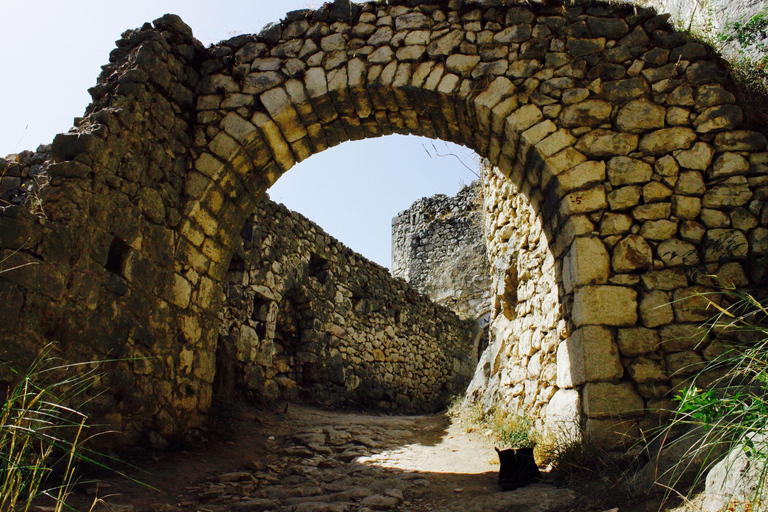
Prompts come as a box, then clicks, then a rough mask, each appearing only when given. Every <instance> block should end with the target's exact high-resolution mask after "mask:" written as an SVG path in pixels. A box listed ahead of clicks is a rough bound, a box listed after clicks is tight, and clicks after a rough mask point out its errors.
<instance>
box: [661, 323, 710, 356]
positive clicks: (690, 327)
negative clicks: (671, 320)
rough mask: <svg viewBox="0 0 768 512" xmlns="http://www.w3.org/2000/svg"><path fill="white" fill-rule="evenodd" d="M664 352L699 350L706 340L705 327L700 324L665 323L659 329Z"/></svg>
mask: <svg viewBox="0 0 768 512" xmlns="http://www.w3.org/2000/svg"><path fill="white" fill-rule="evenodd" d="M659 336H660V337H661V345H660V346H661V349H662V350H663V351H664V352H668V353H671V352H681V351H684V350H700V349H701V348H702V345H704V344H705V343H706V340H707V328H706V326H702V325H701V324H672V325H665V326H664V327H662V328H661V329H660V330H659Z"/></svg>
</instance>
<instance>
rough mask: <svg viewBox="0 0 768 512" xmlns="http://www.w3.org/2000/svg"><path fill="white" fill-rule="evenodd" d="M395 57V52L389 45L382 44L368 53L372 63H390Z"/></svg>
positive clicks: (369, 60)
mask: <svg viewBox="0 0 768 512" xmlns="http://www.w3.org/2000/svg"><path fill="white" fill-rule="evenodd" d="M394 58H395V52H394V51H393V50H392V48H391V47H389V46H380V47H378V48H376V49H375V50H374V51H373V52H371V54H370V55H368V62H370V63H371V64H388V63H390V62H392V60H393V59H394Z"/></svg>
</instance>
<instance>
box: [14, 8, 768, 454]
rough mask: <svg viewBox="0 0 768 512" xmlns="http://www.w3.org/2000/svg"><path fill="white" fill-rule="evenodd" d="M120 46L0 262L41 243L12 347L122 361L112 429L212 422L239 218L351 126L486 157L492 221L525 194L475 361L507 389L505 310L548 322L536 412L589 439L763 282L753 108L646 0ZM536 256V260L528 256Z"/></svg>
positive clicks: (328, 21) (165, 25) (109, 389)
mask: <svg viewBox="0 0 768 512" xmlns="http://www.w3.org/2000/svg"><path fill="white" fill-rule="evenodd" d="M414 4H417V5H414ZM490 4H493V5H490ZM117 45H118V48H117V49H116V50H115V51H114V52H113V53H112V55H111V56H110V64H109V65H107V66H106V67H105V68H104V72H103V73H102V75H101V77H100V78H99V81H98V83H97V85H96V86H95V87H94V88H92V89H91V93H92V95H93V98H94V101H93V103H92V105H90V106H89V107H88V109H87V111H86V114H85V116H84V117H83V118H82V119H79V120H78V121H77V123H76V127H75V128H74V129H73V130H72V131H71V132H70V133H67V134H62V135H59V136H57V137H56V139H55V140H54V141H53V144H52V147H51V157H52V158H51V160H50V161H49V162H48V164H47V173H48V176H49V180H50V183H49V185H48V186H46V187H45V188H43V189H42V190H41V191H40V193H39V199H40V203H39V206H40V207H41V208H38V209H36V210H35V211H34V212H30V211H29V209H28V208H26V207H22V206H21V205H12V206H9V207H7V208H5V209H4V210H3V211H2V212H1V213H0V248H2V252H0V259H2V258H5V257H8V259H7V260H6V262H5V264H6V265H8V267H16V266H18V265H24V264H27V263H29V265H26V266H20V267H18V268H17V269H16V270H15V271H13V272H5V273H3V274H0V298H1V299H2V300H3V303H4V304H6V303H7V304H10V305H11V306H10V307H8V308H6V310H5V311H3V312H2V315H3V316H4V318H5V319H7V322H2V323H0V345H1V346H2V347H3V350H4V351H5V352H4V355H3V357H5V358H7V359H8V360H10V361H12V362H13V363H18V364H23V362H25V361H28V360H29V357H30V355H31V356H34V354H35V353H36V351H37V350H38V349H39V348H40V347H41V346H42V345H44V344H46V343H47V342H50V341H58V342H59V343H60V344H59V347H60V353H61V355H63V356H64V357H65V358H66V359H69V360H72V361H82V360H87V359H93V358H96V359H104V358H108V359H111V360H112V362H111V363H109V364H107V365H106V366H105V377H104V379H102V380H101V381H100V382H99V385H98V386H97V387H95V388H94V391H95V392H97V393H100V392H102V391H103V393H101V394H98V399H97V400H95V401H94V402H93V403H92V404H93V407H94V408H95V411H94V414H93V417H94V418H99V420H100V421H102V420H103V421H104V422H106V423H108V424H110V425H111V426H112V427H113V428H115V429H118V430H121V431H123V432H124V433H125V438H124V441H125V442H126V443H133V442H137V441H138V440H139V439H140V438H141V436H142V435H144V434H145V433H146V432H147V431H150V430H156V431H157V432H159V433H160V434H161V435H164V436H165V435H179V434H181V433H183V432H184V431H185V430H188V429H189V428H192V427H194V426H198V425H201V424H202V423H203V422H204V421H205V419H206V414H207V412H208V411H209V409H210V404H211V396H212V395H211V393H212V384H213V382H212V381H213V380H214V376H215V374H216V368H215V362H216V360H215V354H216V350H217V340H218V335H219V318H218V314H219V312H220V311H221V307H222V304H223V299H224V294H223V293H222V290H223V288H222V285H223V283H225V282H226V279H227V269H228V268H229V266H230V262H231V260H232V258H233V254H234V253H235V251H236V249H237V248H238V246H239V243H240V242H239V234H240V232H241V230H242V227H243V226H244V224H245V221H246V219H247V218H248V217H249V216H250V215H251V214H252V213H253V211H254V209H255V207H256V205H257V204H258V202H259V201H260V199H261V197H262V195H263V194H264V192H265V191H266V190H267V189H268V188H269V187H270V186H271V185H272V184H273V183H274V182H275V181H276V180H277V179H278V178H279V176H280V175H281V174H282V173H284V172H286V171H288V170H290V168H291V167H292V166H293V165H295V163H296V162H300V161H301V160H303V159H306V158H309V157H311V156H312V155H313V154H316V153H319V152H321V151H325V150H326V149H328V148H330V147H333V146H335V145H337V144H339V143H341V142H344V141H348V140H357V139H362V138H366V137H378V136H381V135H387V134H391V133H411V134H415V135H420V136H427V137H431V138H437V139H442V140H447V141H452V142H456V143H459V144H463V145H465V146H467V147H469V148H471V149H473V150H475V151H476V152H477V153H478V155H479V156H481V157H482V158H487V159H488V160H489V161H490V163H491V165H493V166H495V167H496V168H498V172H497V171H495V170H494V173H495V174H496V175H497V176H498V180H499V181H497V182H496V183H495V184H494V185H493V187H494V191H498V190H502V189H503V188H505V187H507V186H509V187H514V190H515V191H516V190H519V191H520V194H521V195H522V196H523V199H521V200H520V201H521V202H520V203H519V205H517V206H514V210H513V211H510V210H508V208H509V206H500V207H499V208H498V209H496V210H495V211H496V213H493V215H495V220H493V219H491V220H489V221H488V222H491V223H492V225H493V226H495V228H496V229H497V230H508V229H510V228H506V227H505V226H507V225H508V224H509V222H510V219H512V218H516V217H520V218H523V217H525V216H526V213H525V212H526V209H527V207H526V206H525V204H529V205H530V209H531V211H532V212H535V215H536V216H537V218H538V219H540V220H538V221H537V222H540V225H541V228H542V229H541V233H542V234H541V236H540V237H539V240H538V244H539V245H538V246H535V245H534V246H533V247H529V248H528V249H525V251H527V252H528V253H530V254H526V253H525V251H523V252H519V253H518V255H517V257H516V258H517V259H516V260H515V259H514V258H512V259H513V260H514V263H515V265H514V270H513V265H512V263H513V261H510V260H508V261H509V265H506V264H505V263H503V261H502V264H498V263H497V261H499V256H501V255H505V254H510V255H512V256H514V250H510V248H508V247H502V244H505V243H506V242H504V238H503V237H499V240H500V242H494V243H498V244H499V247H498V248H493V247H491V246H490V245H489V253H490V254H491V255H492V258H495V259H494V260H492V261H493V264H494V267H495V271H494V273H495V275H497V276H498V277H497V278H496V282H495V286H496V288H495V291H494V294H495V295H496V296H498V297H499V299H498V300H495V301H494V302H496V303H498V307H497V308H496V311H498V313H499V314H497V315H496V318H497V319H498V320H495V321H496V322H497V325H498V326H499V327H503V328H502V329H501V330H499V329H497V332H498V336H500V337H498V338H497V343H498V344H499V345H498V347H499V349H498V350H497V351H496V353H497V354H501V356H500V357H494V359H493V361H490V363H492V364H491V366H490V368H489V376H490V377H493V375H495V374H496V373H498V372H500V371H501V372H503V373H502V374H500V375H501V376H503V375H507V374H509V383H510V385H506V384H505V385H504V386H500V387H499V388H498V389H499V392H498V394H497V396H498V397H506V396H508V395H509V393H508V391H509V390H510V389H513V388H515V387H516V385H517V384H512V383H513V382H519V380H518V379H519V376H518V375H512V374H511V373H510V372H507V371H506V370H505V369H504V368H507V363H506V362H505V361H508V360H509V358H510V357H511V352H510V356H507V355H506V354H507V352H508V351H511V350H512V347H513V346H517V344H518V340H520V341H522V340H525V339H527V334H525V333H524V332H522V333H520V335H519V336H518V335H517V334H515V335H513V334H512V333H513V332H514V331H515V329H517V327H515V325H518V324H519V326H520V329H522V328H523V327H524V326H525V329H526V331H525V332H530V333H531V340H532V341H531V342H532V343H533V336H534V334H535V332H536V329H537V325H538V324H536V322H538V321H539V320H538V319H540V318H541V319H542V321H545V322H547V323H546V324H544V327H543V328H542V327H538V329H539V334H536V337H537V338H538V337H539V336H540V335H541V336H544V335H545V334H546V335H547V336H551V337H555V336H557V337H559V338H560V340H561V341H560V342H559V345H558V348H557V351H556V366H557V368H556V369H557V376H556V387H557V389H556V390H555V393H554V395H553V396H552V398H551V400H550V401H549V403H548V404H547V405H546V407H545V406H544V404H542V405H541V407H540V408H539V409H538V411H540V412H538V413H537V415H539V416H541V417H544V418H546V419H547V420H549V418H557V417H562V418H566V419H570V420H573V421H572V423H573V424H575V425H584V426H585V428H586V431H587V432H589V433H591V434H594V438H595V439H596V440H597V442H598V443H601V444H603V443H605V444H610V443H611V442H612V439H613V440H615V439H616V438H617V435H618V434H617V433H616V432H617V429H618V432H619V433H620V432H621V431H622V429H623V431H625V432H636V429H637V426H638V425H639V424H642V423H638V422H643V421H645V419H646V418H648V417H649V415H652V414H653V413H654V408H655V407H656V404H657V403H658V402H659V401H662V400H665V399H666V397H667V396H668V395H665V394H664V392H665V391H664V390H666V389H668V388H670V387H671V386H674V385H675V384H677V383H678V382H679V380H678V378H680V377H682V376H684V375H685V372H688V371H690V370H691V369H693V368H696V367H697V365H700V362H701V359H702V358H706V357H709V354H710V352H707V351H706V349H707V347H708V346H711V345H707V344H701V345H700V344H698V343H694V342H693V341H692V340H693V339H694V338H692V337H691V335H692V334H693V330H694V329H695V328H696V326H697V325H698V322H699V321H700V319H701V318H702V317H704V315H705V313H706V314H709V312H707V311H704V310H703V308H702V306H703V305H702V302H701V300H700V299H698V298H696V297H695V296H693V298H690V297H691V294H692V293H694V292H698V291H704V290H713V289H716V285H718V284H719V283H723V282H734V283H737V284H739V285H740V284H745V287H747V288H748V289H759V288H760V287H764V286H765V284H766V271H765V269H766V268H768V216H767V214H766V207H765V203H766V196H767V195H768V194H767V193H766V190H768V189H767V188H766V187H768V178H767V176H768V155H767V154H766V152H765V151H766V150H765V147H766V140H765V137H764V135H763V134H761V133H760V132H759V131H755V130H762V129H763V128H764V127H762V128H761V127H759V126H758V127H755V126H752V125H750V124H748V122H745V118H746V117H745V116H744V113H745V111H744V109H745V108H746V109H749V108H750V107H749V105H746V104H744V105H738V104H736V99H735V97H734V94H733V92H734V91H735V90H736V87H734V85H733V83H732V82H731V78H730V77H729V74H728V70H727V69H726V68H725V67H724V66H723V65H722V63H721V62H720V61H719V59H718V58H717V56H716V55H715V54H714V53H713V52H712V50H711V49H710V48H708V47H707V46H705V45H703V44H700V43H699V42H697V41H695V40H693V39H692V38H691V37H690V36H688V35H686V34H681V33H677V32H675V31H674V30H672V29H671V27H669V26H668V25H667V17H665V16H657V15H656V13H654V12H653V11H651V10H648V9H642V8H635V7H634V6H632V5H625V4H614V3H600V2H593V1H587V0H575V1H570V0H569V1H568V2H557V1H555V0H553V1H551V2H547V4H546V5H544V4H538V3H533V2H531V3H516V2H510V1H506V0H500V1H496V0H494V1H493V2H486V1H481V2H474V1H469V0H467V1H466V2H462V1H459V0H449V1H447V2H445V1H438V0H435V1H434V2H429V1H426V2H421V1H419V2H403V1H398V0H392V1H390V2H387V3H367V4H362V5H357V4H352V3H349V2H347V1H345V0H336V1H335V2H334V3H333V4H325V5H323V6H322V7H320V8H319V9H317V10H314V11H313V10H301V11H295V12H292V13H289V14H288V15H287V16H286V18H285V20H284V21H282V22H281V23H278V24H274V25H270V26H269V27H267V28H266V30H264V31H263V32H261V33H260V34H258V35H239V36H237V37H234V38H232V39H230V40H228V41H223V42H221V43H219V44H217V45H215V46H213V47H211V48H208V49H205V48H203V47H202V45H201V44H200V43H199V42H197V41H195V39H194V38H193V37H192V31H191V29H190V28H189V27H187V26H186V25H184V24H183V23H182V22H181V20H179V19H178V18H177V17H174V16H170V15H169V16H165V17H163V18H161V19H159V20H156V21H155V22H154V24H153V25H150V24H146V25H144V26H143V27H141V29H138V30H135V31H128V32H126V34H125V35H124V37H123V38H122V39H121V40H120V41H118V43H117ZM30 162H31V161H30ZM25 165H26V164H25ZM30 170H31V167H30ZM515 191H513V189H512V188H510V189H509V192H508V193H507V197H506V199H504V204H507V202H508V200H510V199H511V198H512V197H513V195H514V193H517V192H515ZM491 192H493V191H491ZM486 195H487V196H488V197H490V195H491V194H486ZM499 197H501V196H499ZM512 201H513V202H514V200H512ZM531 225H533V223H531ZM505 234H506V233H505ZM489 236H490V237H491V240H494V239H495V238H496V237H495V235H494V234H491V235H489ZM524 238H526V237H523V236H522V235H520V236H517V235H514V236H513V234H511V233H510V234H509V237H508V238H507V239H506V240H507V241H508V240H512V241H513V244H516V243H517V242H515V240H521V241H522V240H523V239H524ZM521 243H522V242H521ZM535 243H536V242H535V240H532V241H529V244H535ZM542 244H544V245H546V249H545V248H544V245H542ZM550 254H551V258H550ZM496 255H498V256H496ZM533 261H541V265H542V266H541V269H540V270H541V272H542V274H541V277H540V278H539V279H538V280H536V281H535V282H534V281H533V278H531V279H528V278H527V277H526V276H525V273H524V270H525V269H524V268H518V267H517V265H518V264H517V262H521V264H524V265H525V266H527V265H533ZM551 269H554V271H553V272H552V270H551ZM536 272H538V270H536ZM552 273H554V278H550V277H548V276H549V275H551V274H552ZM531 275H538V274H534V273H531ZM711 276H717V277H711ZM552 283H557V292H554V291H548V288H547V287H548V286H549V285H551V284H552ZM539 284H541V288H539ZM523 285H524V289H523V288H522V287H523ZM530 294H533V295H530ZM555 294H556V295H557V300H556V301H555V300H554V296H555ZM502 297H504V301H502V300H501V298H502ZM521 297H522V299H521ZM517 301H519V303H520V305H521V307H522V309H523V310H524V311H525V312H521V311H517V307H518V304H517ZM669 301H674V302H672V303H671V304H670V303H669ZM503 303H507V304H508V305H507V306H504V305H503ZM512 303H515V304H516V305H515V307H514V308H512V307H510V305H511V304H512ZM527 304H530V308H531V309H530V312H527V309H528V307H529V306H528V305H527ZM553 304H554V305H553ZM657 306H658V307H657ZM537 311H538V312H537ZM505 313H506V314H505ZM560 314H562V318H563V321H564V325H563V331H561V330H560V327H559V325H561V323H560V322H559V321H554V320H555V319H556V318H557V317H558V315H560ZM499 315H501V317H503V318H505V319H507V318H508V316H509V315H512V317H513V319H512V320H501V317H500V316H499ZM514 315H518V316H517V318H519V319H520V320H519V321H518V320H515V319H514V318H515V316H514ZM526 318H531V319H532V322H531V325H530V326H528V325H526V324H525V323H523V322H527V320H525V319H526ZM534 320H535V321H534ZM552 321H554V325H555V327H552ZM504 322H508V323H510V322H511V323H510V325H509V328H507V327H504ZM515 322H517V324H516V323H515ZM545 329H549V330H547V331H546V333H545V332H544V330H545ZM507 333H509V334H507ZM553 333H554V334H553ZM563 336H565V337H566V338H565V340H564V341H562V340H563ZM550 341H551V339H550V338H548V341H547V343H550ZM541 343H542V347H543V346H544V338H543V337H542V341H541ZM501 344H503V348H504V350H501V348H502V345H501ZM533 350H534V349H533V348H531V349H530V350H529V356H528V357H529V358H530V359H529V360H528V363H527V367H526V372H529V374H530V375H532V377H531V380H525V381H524V388H526V389H524V393H523V394H522V395H518V396H523V397H528V396H531V397H534V398H533V400H534V401H537V400H544V398H538V397H545V396H546V395H547V394H548V393H551V390H548V389H549V387H550V383H551V380H542V386H544V387H543V388H541V389H540V388H539V384H538V382H537V383H536V384H535V386H534V385H533V384H531V386H532V387H531V389H530V392H529V391H528V390H527V387H528V386H529V383H532V382H534V381H533V375H535V373H536V371H535V368H536V365H535V364H534V363H535V361H536V360H537V359H535V358H536V352H535V351H534V352H532V351H533ZM546 350H548V349H546ZM539 351H541V349H539ZM545 353H546V352H543V353H542V355H541V357H539V358H538V361H539V363H541V364H543V366H542V367H541V369H542V371H544V370H545V369H549V368H551V364H550V361H551V359H549V357H550V356H549V355H547V357H544V354H545ZM546 354H551V353H546ZM505 358H506V359H505ZM497 360H498V362H499V364H498V365H496V363H495V362H496V361H497ZM617 361H618V365H617ZM502 363H503V364H502ZM532 365H533V366H532ZM515 367H516V366H514V365H510V366H509V368H515ZM532 368H533V369H532ZM677 369H680V371H679V372H677V373H675V370H677ZM547 371H550V370H547ZM662 374H663V377H662ZM669 375H672V377H671V378H669ZM0 377H3V378H5V377H7V375H2V376H0ZM499 378H500V379H501V377H499ZM505 382H506V381H505ZM515 392H517V391H515ZM504 399H505V398H504ZM499 400H502V398H499ZM525 400H526V398H523V401H524V403H525ZM498 403H500V404H502V403H503V402H498ZM510 403H511V402H510ZM555 413H557V414H555ZM617 418H618V420H625V421H626V423H625V424H624V425H625V426H622V425H617V424H616V422H617ZM603 434H604V435H603Z"/></svg>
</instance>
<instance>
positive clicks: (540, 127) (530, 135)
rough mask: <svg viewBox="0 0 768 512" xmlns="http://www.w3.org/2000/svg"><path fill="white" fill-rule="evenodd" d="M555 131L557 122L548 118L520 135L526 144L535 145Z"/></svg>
mask: <svg viewBox="0 0 768 512" xmlns="http://www.w3.org/2000/svg"><path fill="white" fill-rule="evenodd" d="M499 78H504V77H499ZM504 80H507V79H506V78H504ZM555 131H557V125H555V123H553V122H552V121H550V120H549V119H547V120H546V121H542V122H540V123H539V124H537V125H535V126H532V127H530V128H528V129H527V130H525V131H524V132H523V133H522V135H521V136H520V140H521V142H522V143H524V144H526V145H529V146H533V145H536V144H537V143H538V142H539V141H541V140H542V139H544V137H546V136H547V135H549V134H550V133H554V132H555ZM521 146H522V144H521Z"/></svg>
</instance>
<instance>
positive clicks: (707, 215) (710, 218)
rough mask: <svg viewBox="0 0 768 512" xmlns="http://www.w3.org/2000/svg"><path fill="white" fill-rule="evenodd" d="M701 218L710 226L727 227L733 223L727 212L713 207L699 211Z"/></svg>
mask: <svg viewBox="0 0 768 512" xmlns="http://www.w3.org/2000/svg"><path fill="white" fill-rule="evenodd" d="M699 219H700V220H701V223H702V224H704V226H706V227H708V228H727V227H728V226H730V225H731V220H730V219H729V218H728V214H727V213H725V212H721V211H720V210H713V209H711V208H702V209H701V212H700V213H699Z"/></svg>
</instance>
